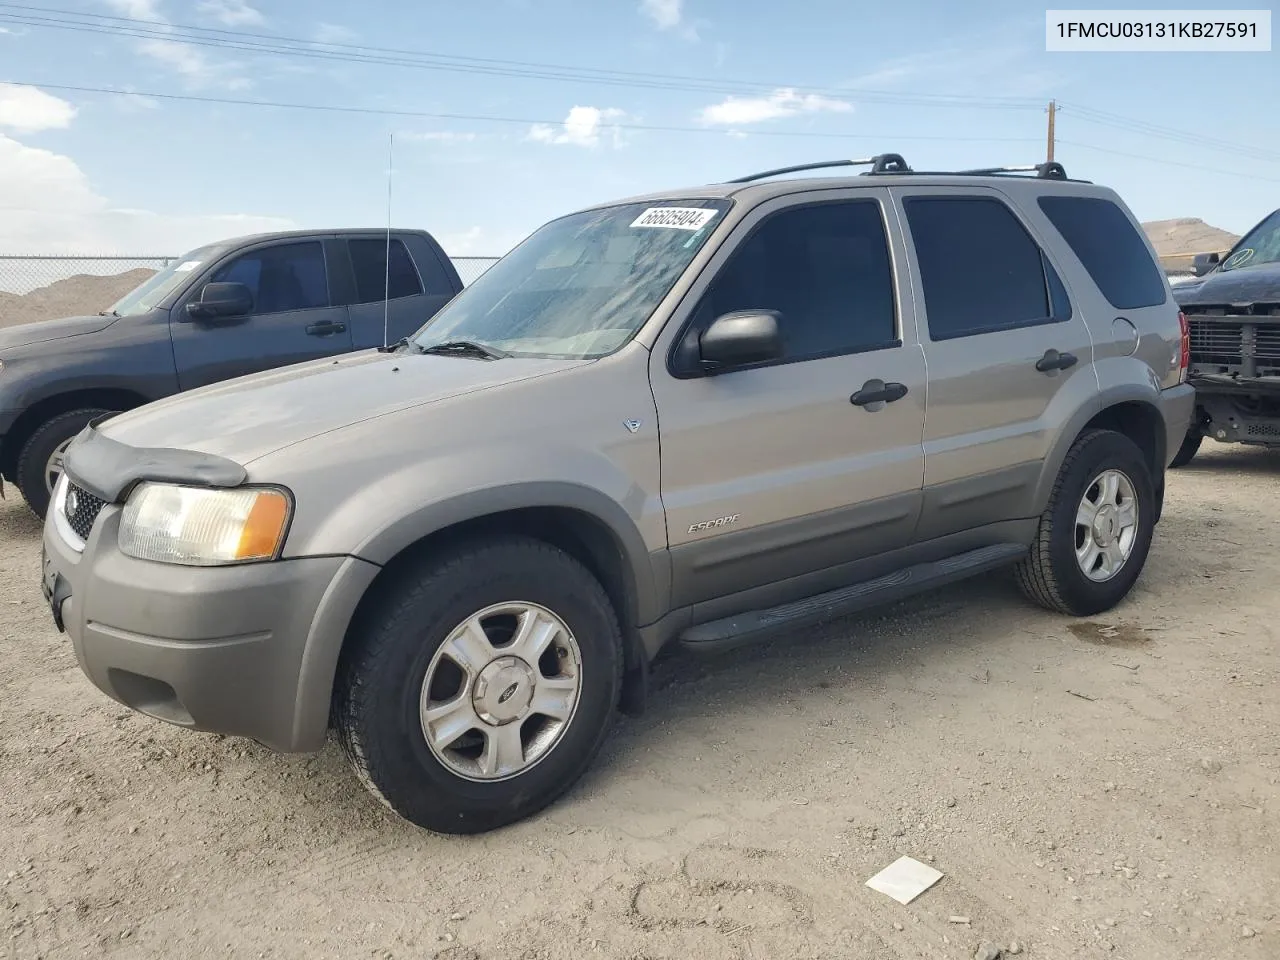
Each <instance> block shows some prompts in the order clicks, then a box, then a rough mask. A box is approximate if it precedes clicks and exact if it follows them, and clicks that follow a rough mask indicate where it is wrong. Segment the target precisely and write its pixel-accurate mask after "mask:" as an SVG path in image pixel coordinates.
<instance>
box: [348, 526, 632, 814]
mask: <svg viewBox="0 0 1280 960" xmlns="http://www.w3.org/2000/svg"><path fill="white" fill-rule="evenodd" d="M512 603H516V604H520V605H526V606H529V605H536V606H537V607H538V608H541V609H542V610H543V612H544V613H550V615H551V616H552V617H555V618H558V619H559V621H560V623H561V625H562V626H564V627H566V628H567V630H568V633H569V636H568V638H567V639H566V637H565V636H564V635H563V634H557V635H556V640H555V641H554V642H553V643H552V645H551V647H550V648H548V649H549V650H552V651H554V652H552V654H551V660H550V663H551V665H552V666H553V667H555V668H556V669H557V674H556V676H560V675H561V673H563V672H564V671H561V670H560V664H561V663H570V664H573V663H575V661H574V658H573V651H572V650H569V649H567V647H569V646H570V645H573V646H575V648H576V652H577V655H578V656H577V660H576V664H577V666H576V667H570V668H566V669H567V670H568V672H569V673H570V674H572V673H573V672H574V670H575V669H576V670H577V675H578V677H579V680H578V684H579V686H578V692H577V696H576V700H575V703H574V706H573V707H572V710H571V715H570V716H568V718H567V720H566V721H564V723H563V726H562V727H561V728H560V729H559V733H558V734H556V735H555V736H554V738H552V735H551V734H547V730H548V729H550V728H549V727H548V726H547V724H549V723H553V721H551V720H550V719H549V718H547V717H543V716H539V715H536V714H534V715H530V716H528V717H526V718H525V719H523V720H520V721H519V722H518V723H516V722H514V721H513V722H511V723H508V724H507V725H505V726H501V727H494V726H490V725H488V721H487V720H483V719H481V716H482V714H483V712H484V711H483V709H482V708H481V707H480V706H479V705H478V701H477V699H476V698H477V697H478V696H479V695H480V693H481V692H482V691H484V690H486V689H487V690H489V691H492V692H496V691H497V690H498V689H499V687H502V688H505V692H504V693H503V694H502V695H501V696H499V697H497V698H496V700H495V699H492V693H491V699H490V700H488V701H486V703H488V704H489V705H490V706H493V709H494V710H498V709H509V708H508V707H506V706H504V704H505V702H506V701H505V700H504V699H503V698H504V697H505V698H509V699H510V701H511V703H512V704H513V705H517V704H518V703H519V702H520V701H522V700H524V699H525V697H526V687H525V686H520V683H523V682H524V681H523V679H521V680H520V682H519V683H517V682H511V683H510V685H509V686H507V685H508V683H509V681H510V680H511V676H512V674H510V673H507V674H502V673H493V672H492V671H494V670H496V669H499V668H501V669H502V670H508V669H509V670H515V671H516V675H517V676H518V677H521V678H523V677H524V676H525V675H524V674H521V673H519V671H520V669H525V668H520V667H519V666H518V665H517V666H516V667H506V666H503V664H506V663H508V662H509V661H510V660H512V659H513V658H511V657H505V658H502V660H501V662H500V661H499V660H491V661H489V663H488V666H487V667H486V668H484V670H483V672H482V671H480V670H476V669H473V670H472V672H468V671H466V670H463V669H461V668H459V667H458V665H457V663H458V661H454V660H452V659H450V657H449V652H450V651H452V650H454V649H455V647H454V646H453V639H454V638H455V637H458V636H461V635H462V633H463V632H462V631H461V630H460V627H461V625H463V624H465V623H467V622H468V621H469V619H470V618H473V617H474V616H475V615H476V614H477V613H478V612H481V611H485V610H488V609H491V608H493V607H494V606H495V605H506V604H512ZM367 609H368V615H367V616H366V615H363V614H362V615H361V616H360V618H359V619H358V621H357V622H356V623H355V624H354V625H353V633H352V635H351V638H350V641H349V642H350V643H352V644H353V646H352V649H351V651H350V652H349V653H347V652H345V651H344V656H343V658H342V663H341V664H340V667H339V674H338V678H337V684H336V689H335V698H334V726H335V727H336V728H337V732H338V739H339V742H340V743H341V744H342V747H343V750H344V752H345V753H346V755H347V758H348V760H349V761H350V762H351V765H352V766H353V767H354V769H355V771H356V774H357V776H359V778H360V780H361V781H362V782H363V783H364V785H365V786H366V787H367V788H369V790H370V791H371V792H372V793H373V794H374V795H375V796H377V797H378V798H379V799H381V800H382V801H383V803H385V804H386V805H387V806H388V807H390V808H391V809H392V810H393V811H394V812H396V813H397V814H399V815H400V816H402V817H404V818H405V819H407V820H409V821H410V822H412V823H414V824H417V825H418V826H420V827H424V828H426V829H427V830H431V831H434V832H437V833H450V834H470V833H481V832H484V831H486V830H492V829H495V828H497V827H501V826H505V825H506V824H509V823H514V822H516V821H518V820H522V819H524V818H526V817H529V816H531V815H532V814H534V813H537V812H538V811H539V810H541V809H543V808H544V807H546V806H548V805H549V804H550V803H552V802H553V801H554V800H556V799H557V798H558V797H559V796H560V795H561V794H562V793H564V791H565V790H567V789H568V788H569V787H570V786H571V785H572V784H573V783H574V782H576V781H577V780H578V779H579V778H580V777H581V776H582V774H583V773H584V772H585V771H586V769H587V767H588V766H590V764H591V761H592V760H593V759H594V758H595V756H596V754H597V753H598V751H599V750H600V747H601V746H602V744H603V743H604V741H605V739H606V738H607V736H608V733H609V729H610V727H611V726H612V721H613V719H614V716H615V715H616V710H617V706H618V701H619V697H620V694H621V687H622V669H623V660H624V657H623V645H622V644H623V641H622V631H621V629H620V628H619V626H618V618H617V615H616V614H615V612H614V610H613V607H612V606H611V604H610V602H609V598H608V596H607V595H606V593H605V591H604V589H603V588H602V587H601V585H600V583H599V582H598V581H597V580H596V579H595V578H594V577H593V576H592V575H591V574H590V572H588V571H587V569H586V568H585V567H583V566H582V565H581V564H580V563H578V561H576V560H575V559H573V558H572V557H570V556H569V555H568V554H566V553H564V552H563V551H561V550H559V549H557V548H556V547H553V546H550V545H549V544H546V543H542V542H540V541H536V540H530V539H524V538H504V539H498V540H487V541H480V542H477V543H472V544H470V545H468V546H465V547H463V548H461V549H460V550H458V551H456V552H452V553H450V554H449V555H447V556H443V557H438V558H432V559H430V560H428V561H425V562H423V563H421V564H418V565H416V566H415V567H414V568H412V569H410V570H408V571H406V573H404V574H402V575H400V576H398V577H396V578H395V580H393V581H392V582H390V583H389V584H388V585H387V586H386V588H385V590H381V591H380V594H379V596H378V598H377V601H376V602H375V603H371V604H369V605H368V606H367ZM504 618H505V619H506V620H510V624H509V627H510V628H514V627H515V626H516V624H518V623H519V622H520V621H517V620H515V619H514V618H512V617H508V616H507V615H506V614H498V615H497V616H496V617H495V618H494V619H490V620H486V621H485V622H484V624H483V625H482V629H483V633H484V635H486V636H487V637H488V639H489V640H490V641H491V642H493V643H495V644H502V641H503V639H504V635H503V634H502V632H501V629H498V632H497V633H495V632H494V631H495V628H494V624H497V626H498V628H501V627H502V624H503V622H504ZM510 635H511V629H508V630H507V634H506V636H510ZM446 644H449V646H448V647H447V648H446ZM561 644H563V645H561ZM442 648H446V649H442ZM481 649H483V650H484V651H485V653H484V655H483V656H477V657H475V658H474V659H475V660H476V661H477V662H481V661H483V660H485V659H486V658H487V657H489V656H491V655H492V654H494V653H497V654H501V653H502V650H503V646H502V645H498V646H497V648H496V651H495V650H489V649H488V648H487V647H482V648H481ZM557 653H558V654H559V656H558V657H557V656H556V654H557ZM520 662H521V663H524V661H523V660H522V661H520ZM547 662H548V661H547V660H546V655H545V654H544V655H543V658H542V659H539V660H536V661H535V664H536V667H535V668H534V669H536V671H537V674H538V675H539V677H542V676H543V675H544V674H546V670H545V669H544V665H545V664H547ZM429 668H430V669H432V670H434V674H433V676H435V677H436V679H437V680H439V679H440V678H441V677H442V676H444V675H445V674H449V673H450V672H451V671H452V673H453V674H454V675H456V677H457V678H459V679H458V681H457V682H458V684H459V685H458V688H457V690H456V691H453V692H447V693H444V694H440V695H439V698H438V699H439V700H440V701H445V702H447V703H455V704H456V703H461V702H463V701H466V702H467V703H468V704H470V707H471V710H472V712H471V713H468V714H466V719H464V720H461V721H460V722H459V724H458V726H459V727H461V726H462V724H463V723H466V722H470V721H479V722H478V724H476V725H475V726H473V727H466V728H464V729H467V730H468V731H470V732H468V733H466V734H464V735H462V736H461V737H458V738H457V739H456V741H455V742H454V746H452V747H447V746H441V747H432V746H431V745H429V744H428V742H427V735H426V733H425V732H424V729H425V725H426V724H425V721H424V719H423V714H422V711H421V706H420V698H422V697H424V696H425V694H424V681H425V680H426V678H427V675H428V670H429ZM486 677H488V678H489V679H488V680H486V679H485V678H486ZM445 679H446V680H449V679H452V678H451V677H445ZM529 682H530V684H537V683H545V682H547V681H546V680H545V679H538V680H530V681H529ZM553 682H554V681H553ZM561 682H563V679H562V681H561ZM434 684H435V681H433V685H432V686H431V687H430V689H431V691H432V692H431V694H430V698H431V699H432V701H433V702H435V701H436V700H437V693H436V687H435V685H434ZM517 687H519V689H518V690H517ZM530 689H532V687H530ZM512 691H515V692H514V693H513V692H512ZM537 702H538V701H534V702H533V703H530V704H529V706H530V707H531V708H532V706H533V705H534V704H536V703H537ZM490 719H493V717H492V716H491V717H490ZM498 720H499V721H500V720H501V718H498ZM449 722H452V721H449ZM441 725H442V728H443V727H444V726H445V725H446V724H445V722H443V721H442V722H441ZM539 725H541V726H539ZM449 729H450V730H452V729H453V728H449ZM512 729H515V730H517V731H521V732H522V735H528V737H529V741H528V743H527V744H526V745H524V746H522V747H520V752H519V754H517V756H519V758H520V762H521V763H524V762H527V761H526V757H528V756H532V755H533V754H534V753H535V750H536V749H539V748H536V747H535V743H537V742H539V741H538V738H539V737H541V736H544V735H545V736H546V737H547V738H552V739H551V740H550V742H551V745H550V746H549V747H548V748H546V750H545V752H544V753H542V754H541V755H540V757H539V758H538V759H536V760H534V761H532V762H531V764H530V765H528V766H525V767H524V768H523V769H521V770H518V772H514V773H509V774H506V775H504V776H501V777H499V774H495V773H494V771H492V770H487V771H486V770H483V769H482V768H483V766H484V765H485V762H486V761H485V758H486V757H488V756H489V755H490V754H489V747H490V745H491V744H494V743H497V742H498V740H497V739H495V738H496V736H497V733H498V732H499V731H504V732H505V731H509V730H512ZM477 730H479V731H484V732H483V734H478V733H476V732H475V731H477ZM449 735H450V734H444V735H441V736H439V737H438V738H437V740H438V741H439V742H441V743H443V741H444V739H446V738H447V736H449ZM480 740H483V746H482V749H476V747H477V744H478V743H479V741H480ZM472 741H475V742H472ZM507 742H508V743H509V742H510V741H507ZM517 742H519V741H517ZM458 744H462V745H464V746H463V747H458V746H457V745H458ZM468 750H469V753H468V752H467V751H468ZM497 753H498V751H497V750H496V748H495V750H494V754H493V755H494V756H496V755H497ZM508 756H511V754H510V753H508ZM450 763H452V764H454V765H455V766H454V767H451V766H450V765H449V764H450ZM456 765H469V766H468V769H467V770H465V771H463V772H459V770H458V769H457V768H456ZM486 777H487V779H486Z"/></svg>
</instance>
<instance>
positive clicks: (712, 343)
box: [698, 310, 782, 372]
mask: <svg viewBox="0 0 1280 960" xmlns="http://www.w3.org/2000/svg"><path fill="white" fill-rule="evenodd" d="M781 318H782V317H781V314H779V313H778V312H777V311H776V310H738V311H735V312H733V313H726V314H724V315H723V316H721V317H718V318H716V320H715V321H713V322H712V324H711V326H709V327H707V329H706V330H705V331H703V333H702V336H701V337H700V338H699V339H698V349H699V356H700V359H701V361H702V368H703V369H704V370H707V371H709V372H715V371H718V370H724V369H730V368H733V367H741V366H745V365H747V364H750V363H762V362H765V361H769V360H777V359H779V358H780V357H781V356H782V335H781V333H780V332H779V329H778V328H779V320H781Z"/></svg>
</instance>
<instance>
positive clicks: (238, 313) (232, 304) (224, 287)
mask: <svg viewBox="0 0 1280 960" xmlns="http://www.w3.org/2000/svg"><path fill="white" fill-rule="evenodd" d="M252 309H253V294H252V293H250V292H249V288H248V287H246V286H245V285H244V284H243V283H206V284H205V286H204V289H203V290H202V291H201V292H200V299H199V300H198V301H196V302H195V303H189V304H187V313H188V314H189V315H191V316H192V317H196V318H197V319H201V320H206V319H215V318H223V317H243V316H244V315H245V314H247V313H248V312H249V311H251V310H252Z"/></svg>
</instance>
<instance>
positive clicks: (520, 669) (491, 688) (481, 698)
mask: <svg viewBox="0 0 1280 960" xmlns="http://www.w3.org/2000/svg"><path fill="white" fill-rule="evenodd" d="M533 686H534V676H533V670H532V669H531V668H530V667H529V665H528V664H527V663H525V662H524V661H523V660H521V659H520V658H519V657H499V658H498V659H497V660H493V661H491V662H490V663H489V665H488V666H486V667H485V668H484V669H483V670H481V671H480V676H478V677H477V678H476V685H475V689H474V690H472V692H471V702H472V703H473V704H474V705H475V708H476V714H477V716H479V717H480V719H481V720H483V721H484V722H485V723H488V724H491V725H492V726H495V727H500V726H502V725H503V724H506V723H512V722H514V721H516V720H519V719H521V718H522V717H524V716H525V714H526V713H527V712H528V710H529V704H530V703H531V702H532V701H533Z"/></svg>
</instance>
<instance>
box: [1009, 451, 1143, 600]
mask: <svg viewBox="0 0 1280 960" xmlns="http://www.w3.org/2000/svg"><path fill="white" fill-rule="evenodd" d="M1155 508H1156V499H1155V493H1154V486H1153V484H1152V481H1151V470H1150V468H1149V467H1148V466H1147V462H1146V459H1145V458H1144V457H1143V455H1142V451H1141V450H1139V449H1138V447H1137V445H1136V444H1135V443H1134V442H1133V441H1132V440H1130V439H1129V438H1128V437H1126V436H1124V435H1123V434H1121V433H1116V432H1115V431H1112V430H1091V431H1089V432H1088V433H1085V434H1083V435H1081V436H1080V437H1079V439H1077V440H1076V442H1075V444H1074V445H1073V446H1072V448H1071V450H1070V451H1069V452H1068V453H1067V456H1066V459H1065V460H1064V462H1063V464H1062V468H1061V470H1060V471H1059V472H1058V480H1057V483H1056V484H1054V489H1053V493H1052V495H1051V496H1050V498H1049V505H1048V507H1047V508H1046V509H1045V512H1044V513H1043V514H1042V515H1041V517H1040V527H1039V530H1038V532H1037V535H1036V539H1035V542H1034V543H1033V544H1032V546H1031V550H1030V552H1029V553H1028V555H1027V558H1026V559H1025V560H1023V561H1022V562H1021V563H1020V564H1019V565H1018V568H1017V577H1018V584H1019V586H1020V587H1021V588H1022V592H1023V593H1024V594H1026V595H1027V596H1028V597H1029V598H1030V599H1032V600H1034V601H1035V602H1036V603H1038V604H1040V605H1041V606H1043V607H1046V608H1047V609H1049V610H1054V611H1056V612H1059V613H1066V614H1070V615H1072V616H1077V617H1083V616H1091V615H1093V614H1096V613H1101V612H1102V611H1104V610H1109V609H1111V608H1112V607H1114V606H1115V605H1116V604H1117V603H1119V602H1120V601H1121V600H1122V599H1124V597H1125V596H1126V595H1127V594H1128V592H1129V590H1130V589H1131V588H1132V587H1133V584H1134V582H1135V581H1136V580H1137V579H1138V575H1139V574H1140V573H1141V572H1142V567H1143V565H1144V564H1145V563H1146V560H1147V552H1148V551H1149V550H1150V548H1151V536H1152V532H1153V530H1154V526H1155V513H1156V509H1155Z"/></svg>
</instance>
